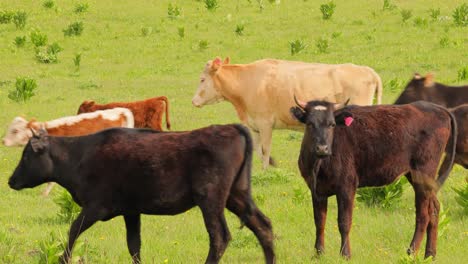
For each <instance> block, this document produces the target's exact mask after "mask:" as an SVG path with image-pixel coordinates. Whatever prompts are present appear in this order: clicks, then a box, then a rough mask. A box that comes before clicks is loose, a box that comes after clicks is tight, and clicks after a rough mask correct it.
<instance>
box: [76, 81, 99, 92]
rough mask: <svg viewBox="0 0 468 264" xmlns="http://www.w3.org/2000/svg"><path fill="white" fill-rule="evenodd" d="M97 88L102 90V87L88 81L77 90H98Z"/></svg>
mask: <svg viewBox="0 0 468 264" xmlns="http://www.w3.org/2000/svg"><path fill="white" fill-rule="evenodd" d="M98 88H102V85H100V84H95V83H94V82H92V81H88V82H86V83H82V84H80V85H78V89H81V90H90V89H98Z"/></svg>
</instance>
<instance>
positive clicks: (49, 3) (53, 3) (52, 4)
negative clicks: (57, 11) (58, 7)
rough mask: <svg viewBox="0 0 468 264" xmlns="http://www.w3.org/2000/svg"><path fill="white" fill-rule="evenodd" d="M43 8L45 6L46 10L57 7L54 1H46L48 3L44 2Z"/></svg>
mask: <svg viewBox="0 0 468 264" xmlns="http://www.w3.org/2000/svg"><path fill="white" fill-rule="evenodd" d="M42 6H43V7H44V8H49V9H51V8H52V7H54V6H55V2H54V1H53V0H46V1H44V2H43V3H42Z"/></svg>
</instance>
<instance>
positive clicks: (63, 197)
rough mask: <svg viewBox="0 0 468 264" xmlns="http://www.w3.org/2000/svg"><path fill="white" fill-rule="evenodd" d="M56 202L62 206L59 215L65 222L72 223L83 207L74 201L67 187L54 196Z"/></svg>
mask: <svg viewBox="0 0 468 264" xmlns="http://www.w3.org/2000/svg"><path fill="white" fill-rule="evenodd" d="M54 203H55V204H56V205H58V206H59V207H60V211H59V212H58V213H57V217H58V219H59V220H60V221H62V222H63V223H70V222H71V221H72V220H74V219H75V218H76V217H77V216H78V214H79V213H80V211H81V207H80V206H79V205H78V204H77V203H75V201H73V198H72V196H71V195H70V193H69V192H68V191H67V190H65V189H62V190H61V192H59V194H58V195H57V196H56V197H55V198H54Z"/></svg>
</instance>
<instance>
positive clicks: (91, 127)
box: [3, 108, 134, 196]
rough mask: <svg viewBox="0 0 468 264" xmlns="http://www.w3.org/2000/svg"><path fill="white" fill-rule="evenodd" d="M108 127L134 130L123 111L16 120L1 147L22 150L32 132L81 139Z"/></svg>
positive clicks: (47, 191)
mask: <svg viewBox="0 0 468 264" xmlns="http://www.w3.org/2000/svg"><path fill="white" fill-rule="evenodd" d="M111 127H128V128H133V127H134V119H133V114H132V112H131V111H130V110H128V109H126V108H114V109H110V110H103V111H96V112H92V113H85V114H80V115H76V116H67V117H62V118H59V119H55V120H51V121H47V122H38V121H36V120H34V119H32V120H30V121H27V120H26V119H24V118H23V117H15V118H14V119H13V121H12V122H11V124H10V126H9V127H8V129H7V132H6V134H5V137H4V138H3V145H5V146H7V147H12V146H24V145H26V144H27V143H28V141H29V139H30V138H31V137H32V136H33V131H38V130H39V129H44V130H46V131H47V133H48V134H50V135H53V136H66V137H68V136H81V135H87V134H92V133H95V132H97V131H99V130H103V129H106V128H111ZM52 187H53V183H49V184H48V185H47V188H46V189H45V190H44V192H43V195H44V196H47V195H49V192H50V191H51V190H52Z"/></svg>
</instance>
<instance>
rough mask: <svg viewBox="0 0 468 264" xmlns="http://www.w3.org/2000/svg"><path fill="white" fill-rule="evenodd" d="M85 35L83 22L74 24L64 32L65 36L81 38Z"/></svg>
mask: <svg viewBox="0 0 468 264" xmlns="http://www.w3.org/2000/svg"><path fill="white" fill-rule="evenodd" d="M81 33H83V22H74V23H71V24H70V25H68V27H67V28H66V29H64V30H63V34H64V35H65V36H68V37H70V36H80V35H81Z"/></svg>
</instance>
